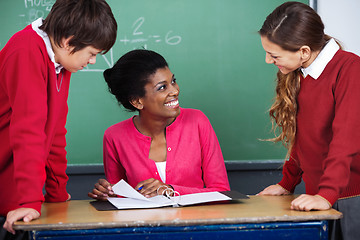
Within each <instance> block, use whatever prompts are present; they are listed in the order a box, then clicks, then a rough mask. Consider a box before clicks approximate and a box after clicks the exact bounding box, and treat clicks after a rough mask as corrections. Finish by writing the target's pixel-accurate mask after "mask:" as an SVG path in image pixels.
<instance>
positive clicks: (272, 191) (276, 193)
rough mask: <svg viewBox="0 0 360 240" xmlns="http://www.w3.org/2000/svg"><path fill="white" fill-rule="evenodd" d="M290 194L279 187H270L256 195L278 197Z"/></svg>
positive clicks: (276, 185)
mask: <svg viewBox="0 0 360 240" xmlns="http://www.w3.org/2000/svg"><path fill="white" fill-rule="evenodd" d="M290 194H291V193H290V192H289V191H286V190H285V189H284V188H282V187H281V186H280V185H278V184H275V185H270V186H268V187H267V188H265V189H264V190H262V191H261V192H259V193H258V194H257V195H273V196H279V195H290Z"/></svg>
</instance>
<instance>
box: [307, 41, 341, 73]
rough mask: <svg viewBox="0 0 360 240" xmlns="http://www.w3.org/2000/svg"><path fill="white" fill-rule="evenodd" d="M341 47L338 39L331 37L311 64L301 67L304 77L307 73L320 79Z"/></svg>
mask: <svg viewBox="0 0 360 240" xmlns="http://www.w3.org/2000/svg"><path fill="white" fill-rule="evenodd" d="M339 48H340V47H339V45H338V44H337V43H336V41H335V40H334V39H333V38H332V39H330V40H329V42H328V43H327V44H326V45H325V47H324V48H323V49H322V50H321V52H320V53H319V55H318V56H317V57H316V58H315V60H314V61H313V62H312V63H311V64H310V66H308V67H307V68H301V72H302V74H303V75H304V78H305V77H306V76H307V75H310V76H311V77H312V78H314V79H318V77H320V75H321V73H322V72H323V71H324V69H325V67H326V65H327V64H328V63H329V62H330V61H331V59H332V58H333V57H334V55H335V53H336V52H337V51H338V50H339Z"/></svg>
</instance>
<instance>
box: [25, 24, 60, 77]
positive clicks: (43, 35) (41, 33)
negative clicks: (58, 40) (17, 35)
mask: <svg viewBox="0 0 360 240" xmlns="http://www.w3.org/2000/svg"><path fill="white" fill-rule="evenodd" d="M42 24H43V19H42V18H39V19H37V20H35V21H34V22H32V23H31V27H32V29H33V30H34V31H35V32H36V33H37V34H38V35H39V36H40V37H41V38H42V39H43V40H44V42H45V45H46V50H47V53H48V55H49V58H50V59H51V61H52V62H53V63H54V66H55V71H56V74H59V73H60V72H61V69H62V68H63V66H62V65H61V64H59V63H56V62H55V53H54V51H53V49H52V47H51V43H50V38H49V36H48V35H47V33H46V32H44V31H43V30H41V29H39V27H40V26H41V25H42Z"/></svg>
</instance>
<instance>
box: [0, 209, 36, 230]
mask: <svg viewBox="0 0 360 240" xmlns="http://www.w3.org/2000/svg"><path fill="white" fill-rule="evenodd" d="M39 217H40V213H39V212H38V211H36V210H35V209H33V208H18V209H15V210H13V211H10V212H8V214H7V216H6V221H5V223H4V228H5V229H6V230H7V231H8V232H11V233H12V234H15V230H14V229H13V223H14V222H16V221H18V220H21V219H22V220H23V221H24V222H30V221H31V220H34V219H36V218H39Z"/></svg>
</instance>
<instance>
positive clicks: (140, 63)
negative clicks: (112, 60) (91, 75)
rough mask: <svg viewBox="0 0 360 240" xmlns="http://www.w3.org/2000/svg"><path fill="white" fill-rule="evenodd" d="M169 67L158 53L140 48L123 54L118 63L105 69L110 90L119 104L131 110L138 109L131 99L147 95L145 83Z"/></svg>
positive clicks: (105, 76)
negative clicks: (159, 71)
mask: <svg viewBox="0 0 360 240" xmlns="http://www.w3.org/2000/svg"><path fill="white" fill-rule="evenodd" d="M165 67H168V64H167V62H166V60H165V59H164V58H163V57H162V56H161V55H160V54H158V53H156V52H154V51H150V50H144V49H141V50H140V49H138V50H133V51H130V52H128V53H126V54H125V55H123V56H122V57H121V58H120V59H119V60H118V61H117V62H116V64H115V65H114V66H113V67H112V68H109V69H107V70H105V71H104V78H105V81H106V82H107V84H108V87H109V91H110V93H112V94H113V95H115V97H116V99H117V101H118V103H119V105H122V106H123V107H124V108H126V109H128V110H129V111H132V112H133V111H137V108H135V107H134V106H133V105H132V104H131V101H132V100H135V99H137V98H141V97H144V96H145V85H146V84H147V83H148V82H149V81H150V77H151V76H152V75H153V74H154V73H155V72H156V71H157V70H158V69H161V68H165Z"/></svg>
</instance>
